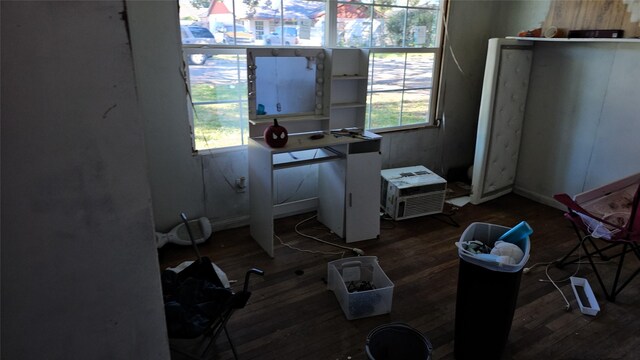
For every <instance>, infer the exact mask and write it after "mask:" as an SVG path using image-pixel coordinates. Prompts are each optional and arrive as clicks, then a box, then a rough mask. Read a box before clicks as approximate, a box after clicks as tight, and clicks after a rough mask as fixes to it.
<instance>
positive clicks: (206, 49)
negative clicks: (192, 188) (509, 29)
mask: <svg viewBox="0 0 640 360" xmlns="http://www.w3.org/2000/svg"><path fill="white" fill-rule="evenodd" d="M356 1H357V2H356V4H361V5H364V6H370V7H372V11H371V18H373V14H374V11H375V9H376V7H391V8H399V9H405V10H406V11H409V10H423V9H425V8H424V7H415V6H409V5H408V4H407V5H385V4H376V1H375V0H362V1H358V0H356ZM450 1H451V0H440V4H439V7H438V21H437V24H436V27H437V30H436V31H437V37H436V47H383V46H370V47H361V48H362V49H366V50H368V52H369V62H370V64H371V59H372V58H373V56H375V54H380V53H405V54H408V53H423V54H424V53H432V54H433V56H434V60H433V61H434V62H433V70H432V86H431V89H430V91H431V94H430V96H429V104H428V108H429V115H428V118H427V119H426V121H425V122H421V123H416V124H407V125H398V126H389V127H383V128H368V129H367V130H369V131H371V132H374V133H389V132H397V131H404V130H412V129H417V128H436V127H439V121H438V117H439V115H438V113H439V105H440V103H441V100H440V98H441V92H440V87H441V82H442V75H443V74H442V67H443V54H444V51H443V49H444V46H445V44H444V41H445V38H446V31H447V26H446V21H447V13H448V8H449V5H450ZM323 2H324V4H325V22H324V45H322V46H318V47H322V48H340V47H339V46H337V35H338V31H337V29H338V27H337V24H338V17H337V13H338V5H339V4H344V3H348V1H345V0H326V1H323ZM233 16H234V19H235V9H234V12H233ZM234 23H235V21H234ZM283 26H284V25H283ZM404 26H405V31H406V26H407V24H406V18H405V24H404ZM234 29H235V27H234ZM179 31H180V30H179ZM373 36H374V34H373V31H369V44H372V41H373ZM403 42H404V39H403ZM282 46H286V45H282ZM252 47H262V45H255V44H253V45H228V44H212V45H197V44H182V43H181V53H182V58H183V70H182V71H183V78H184V80H185V86H186V87H187V102H188V117H189V126H190V133H191V134H190V137H191V146H192V151H193V153H194V154H211V153H220V152H229V151H238V150H239V149H243V148H246V146H247V144H245V143H244V137H242V138H241V139H240V140H241V142H242V144H239V145H232V146H223V147H212V148H207V149H201V150H198V149H196V136H197V135H196V129H195V122H194V118H195V117H196V115H195V106H196V105H200V104H204V103H211V102H196V103H194V102H193V99H192V97H191V80H190V75H189V66H190V65H189V63H188V61H187V57H188V55H190V54H201V53H204V54H207V55H211V56H215V55H225V54H226V55H244V54H246V49H247V48H252ZM287 47H293V48H295V47H299V46H287ZM405 69H406V66H405ZM405 75H406V74H403V82H404V79H405ZM245 80H246V79H245ZM369 80H371V79H369ZM371 88H372V84H371V83H368V84H367V109H369V107H370V106H371V104H370V98H371V96H372V94H374V93H376V91H372V90H371ZM424 89H428V88H424ZM424 89H418V90H424ZM406 90H407V89H405V88H404V85H403V88H402V91H403V92H404V91H406ZM409 90H413V89H409ZM224 102H229V101H224ZM237 102H238V103H239V104H240V106H243V104H242V103H243V100H242V99H238V101H237ZM244 103H245V104H246V105H244V106H248V100H246V101H244ZM367 114H368V118H367V119H366V121H365V123H366V124H369V121H370V111H367ZM247 119H248V108H247ZM248 127H249V124H248V121H247V124H240V129H241V133H242V129H243V128H244V129H245V130H244V131H246V132H247V133H248V131H249V130H248ZM365 127H366V126H365Z"/></svg>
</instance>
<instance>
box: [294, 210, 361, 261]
mask: <svg viewBox="0 0 640 360" xmlns="http://www.w3.org/2000/svg"><path fill="white" fill-rule="evenodd" d="M317 216H318V215H313V216H311V217H309V218H307V219H304V220H302V221H300V222H299V223H297V224H296V226H295V227H294V229H295V231H296V233H298V235H300V236H303V237H306V238H308V239H311V240H315V241H318V242H321V243H323V244H327V245H331V246H335V247H338V248H341V249H346V250H350V251H353V252H354V253H355V254H356V255H358V256H363V255H364V251H363V250H361V249H358V248H352V247H348V246H344V245H340V244H334V243H332V242H330V241H326V240H322V239H320V238H317V237H315V236H311V235H307V234H304V233H302V232H301V231H300V230H298V227H299V226H300V225H302V224H304V223H305V222H307V221H309V220H311V219H313V218H315V217H317Z"/></svg>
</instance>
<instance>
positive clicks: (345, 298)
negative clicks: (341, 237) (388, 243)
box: [327, 256, 394, 320]
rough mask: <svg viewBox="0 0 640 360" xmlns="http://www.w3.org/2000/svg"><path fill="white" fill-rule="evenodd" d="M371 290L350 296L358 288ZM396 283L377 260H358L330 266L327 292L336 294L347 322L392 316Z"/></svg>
mask: <svg viewBox="0 0 640 360" xmlns="http://www.w3.org/2000/svg"><path fill="white" fill-rule="evenodd" d="M362 284H367V285H368V284H370V285H371V287H367V286H365V287H364V288H368V289H367V290H362V289H360V290H359V291H352V292H349V288H350V287H351V288H353V287H356V288H357V287H358V285H362ZM393 287H394V285H393V283H392V282H391V280H389V278H388V277H387V275H386V274H385V273H384V271H382V268H381V267H380V265H379V264H378V258H377V257H376V256H358V257H350V258H344V259H339V260H334V261H331V262H329V263H328V264H327V289H329V290H331V291H333V292H334V294H335V295H336V298H337V299H338V303H339V304H340V307H341V308H342V311H343V312H344V315H345V316H346V318H347V320H353V319H359V318H363V317H368V316H375V315H381V314H387V313H389V312H391V305H392V300H393Z"/></svg>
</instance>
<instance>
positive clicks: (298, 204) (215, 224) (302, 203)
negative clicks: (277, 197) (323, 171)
mask: <svg viewBox="0 0 640 360" xmlns="http://www.w3.org/2000/svg"><path fill="white" fill-rule="evenodd" d="M317 209H318V198H317V197H314V198H309V199H304V200H299V201H292V202H288V203H285V204H281V205H276V206H274V207H273V214H274V215H273V216H274V218H275V219H279V218H283V217H287V216H291V215H298V214H304V213H307V212H311V211H316V210H317ZM209 222H210V223H211V228H212V229H213V231H214V232H216V231H222V230H227V229H235V228H239V227H243V226H247V225H249V224H250V222H251V217H250V216H249V215H243V216H237V217H234V218H228V219H217V220H212V219H209Z"/></svg>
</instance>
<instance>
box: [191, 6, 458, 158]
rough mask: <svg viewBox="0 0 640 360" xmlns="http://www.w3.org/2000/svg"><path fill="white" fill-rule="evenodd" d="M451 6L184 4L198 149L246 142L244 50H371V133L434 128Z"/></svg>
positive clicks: (369, 118)
mask: <svg viewBox="0 0 640 360" xmlns="http://www.w3.org/2000/svg"><path fill="white" fill-rule="evenodd" d="M444 1H445V0H354V1H342V0H306V1H299V0H214V1H213V2H208V1H207V0H179V3H180V23H181V34H182V43H183V53H184V56H185V63H186V64H187V66H188V69H187V71H186V77H187V78H186V80H187V81H188V83H189V94H190V101H191V104H192V106H191V121H192V127H193V143H194V149H195V150H205V149H218V148H226V147H231V146H239V145H246V144H247V140H248V131H247V127H248V123H247V122H248V118H247V113H248V109H247V105H248V103H247V79H246V55H245V53H246V47H248V46H263V45H264V46H329V47H362V48H368V49H370V59H369V61H370V66H369V89H368V98H367V115H366V116H367V123H366V124H367V128H368V129H372V130H375V131H384V130H389V129H392V130H393V129H402V128H407V127H415V126H425V125H429V124H431V123H433V118H434V116H435V114H434V111H433V106H434V101H435V90H436V86H437V73H438V69H437V68H438V64H439V58H440V28H441V23H442V19H441V7H442V4H443V2H444Z"/></svg>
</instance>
